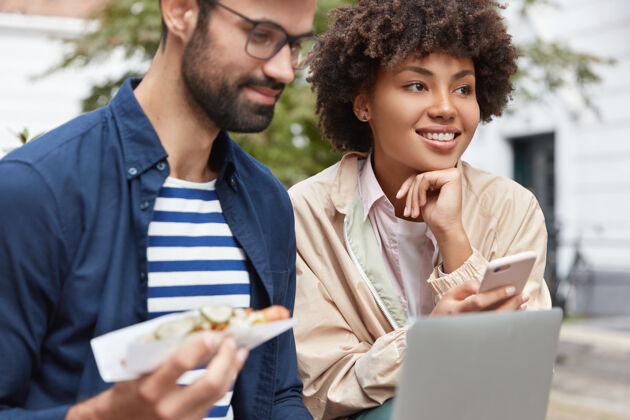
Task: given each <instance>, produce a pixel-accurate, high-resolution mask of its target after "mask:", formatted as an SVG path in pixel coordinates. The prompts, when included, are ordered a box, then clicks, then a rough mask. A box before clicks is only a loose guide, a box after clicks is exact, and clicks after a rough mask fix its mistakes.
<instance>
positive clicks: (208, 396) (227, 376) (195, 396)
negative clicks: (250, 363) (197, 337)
mask: <svg viewBox="0 0 630 420" xmlns="http://www.w3.org/2000/svg"><path fill="white" fill-rule="evenodd" d="M247 355H248V353H247V350H246V349H244V348H237V347H236V343H235V341H234V339H233V338H232V337H226V338H225V339H224V340H223V341H222V342H221V345H220V346H219V350H218V351H217V353H216V354H215V355H214V357H213V358H212V360H210V363H208V366H207V367H206V373H205V374H204V375H203V376H202V377H200V378H199V379H197V380H196V381H195V382H193V383H192V384H191V385H189V386H188V387H187V388H186V389H185V390H184V392H182V394H181V395H180V396H179V399H178V403H179V404H181V406H182V407H187V406H188V407H194V406H199V407H207V408H208V409H209V408H210V407H212V405H214V404H215V403H216V402H217V401H218V400H220V399H221V398H222V397H223V396H224V395H225V394H226V392H227V391H228V390H229V389H230V386H231V385H232V384H233V383H234V381H235V380H236V376H237V374H238V372H239V371H240V370H241V368H242V367H243V364H244V363H245V359H246V358H247Z"/></svg>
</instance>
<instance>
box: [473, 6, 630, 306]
mask: <svg viewBox="0 0 630 420" xmlns="http://www.w3.org/2000/svg"><path fill="white" fill-rule="evenodd" d="M551 3H554V4H555V5H557V6H556V7H550V6H537V7H535V8H533V9H531V10H530V11H529V13H527V14H526V15H525V16H522V15H519V14H518V13H516V12H517V10H510V9H508V11H507V15H506V16H507V17H508V19H509V22H510V28H511V32H512V33H513V34H514V37H515V39H516V40H517V41H519V42H522V41H527V40H529V39H532V38H534V37H539V38H541V39H543V40H546V41H554V42H559V43H560V44H564V45H567V46H569V47H571V48H572V49H574V50H576V51H580V52H585V53H590V54H594V55H597V56H600V57H608V58H614V59H615V60H617V62H616V64H615V65H613V66H605V65H602V66H597V67H596V70H597V73H598V74H599V75H600V76H601V77H602V83H601V84H599V85H597V86H595V87H594V88H592V89H591V90H590V91H589V92H588V95H587V97H588V100H590V101H591V102H592V103H593V104H594V105H595V107H596V108H597V109H598V111H599V114H600V115H599V116H597V115H596V113H594V112H592V111H591V110H589V109H587V107H586V106H585V104H584V102H583V100H582V97H581V96H580V95H579V91H578V90H577V89H576V88H575V86H568V87H567V88H565V89H563V90H562V91H561V92H559V94H557V95H553V96H549V97H548V98H547V99H546V100H545V101H544V103H536V104H533V105H524V104H522V103H519V102H518V101H516V102H515V103H513V104H512V106H511V111H512V113H511V114H509V115H507V116H505V117H503V118H501V119H500V120H498V121H495V122H492V123H490V124H488V125H487V126H484V127H481V128H480V129H479V130H478V133H477V138H476V139H475V140H474V142H473V144H472V147H471V148H470V149H469V150H468V151H467V152H466V154H465V156H464V159H466V160H468V161H469V162H471V163H472V164H474V165H476V166H478V167H481V168H484V169H487V170H490V171H492V172H496V173H500V174H503V175H506V176H509V177H512V178H514V179H516V180H517V181H519V182H521V183H523V184H524V185H526V186H528V187H530V188H532V190H533V191H534V192H535V194H536V196H537V198H538V200H539V201H540V203H541V206H542V208H543V211H544V212H545V217H546V219H547V227H548V230H549V233H550V243H549V252H550V257H551V258H550V261H549V267H548V268H549V271H550V272H548V273H547V276H548V277H549V276H552V275H553V273H552V272H551V271H553V270H554V268H555V270H556V274H557V278H558V279H559V281H560V284H561V287H560V292H561V295H565V297H566V298H567V299H568V301H567V306H568V307H567V309H568V310H569V311H573V312H576V313H584V314H587V315H619V314H626V315H627V314H630V304H628V302H629V301H630V139H629V138H628V137H627V134H628V132H630V2H629V1H628V0H554V1H553V2H551ZM576 252H579V253H580V256H581V262H580V263H578V264H577V267H576V268H577V269H576V270H574V272H575V273H574V274H573V275H570V273H571V270H572V268H573V267H574V261H575V258H576ZM554 256H555V264H554V261H553V260H554ZM554 265H555V267H554ZM567 278H568V279H569V280H570V281H569V282H566V283H562V282H563V281H564V280H566V279H567ZM570 283H572V285H573V286H575V287H570V288H569V287H567V286H568V285H569V284H570Z"/></svg>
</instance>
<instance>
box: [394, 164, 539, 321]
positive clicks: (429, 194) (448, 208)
mask: <svg viewBox="0 0 630 420" xmlns="http://www.w3.org/2000/svg"><path fill="white" fill-rule="evenodd" d="M403 197H404V198H406V202H405V209H404V212H403V214H404V216H405V217H408V218H412V219H415V218H418V217H420V216H422V220H424V222H425V223H426V224H427V226H428V227H429V229H431V232H433V234H434V235H435V239H436V241H437V243H438V246H439V248H440V252H441V253H442V258H443V262H442V267H443V270H444V272H445V273H451V272H453V271H455V270H456V269H457V268H459V267H460V266H461V265H462V264H463V263H464V262H465V261H466V260H467V259H468V258H469V257H470V256H471V255H472V247H471V245H470V241H469V240H468V235H466V231H465V230H464V225H463V223H462V180H461V174H460V172H459V170H458V169H457V168H449V169H442V170H437V171H431V172H424V173H422V174H418V175H413V176H410V177H409V178H407V179H406V180H405V182H403V184H402V186H401V187H400V190H399V191H398V194H397V195H396V198H398V199H402V198H403ZM478 289H479V282H477V281H476V280H469V281H467V282H464V283H462V284H460V285H458V286H456V287H453V288H452V289H451V290H449V291H448V292H447V293H446V294H445V295H444V296H443V297H442V298H441V299H440V301H439V302H438V303H437V304H436V306H435V308H434V309H433V311H432V312H431V315H447V314H456V313H462V312H478V311H488V310H493V311H514V310H525V309H526V308H527V301H528V300H529V296H526V295H523V294H520V293H519V294H516V293H515V289H514V288H513V287H499V288H496V289H493V290H489V291H487V292H483V293H477V290H478Z"/></svg>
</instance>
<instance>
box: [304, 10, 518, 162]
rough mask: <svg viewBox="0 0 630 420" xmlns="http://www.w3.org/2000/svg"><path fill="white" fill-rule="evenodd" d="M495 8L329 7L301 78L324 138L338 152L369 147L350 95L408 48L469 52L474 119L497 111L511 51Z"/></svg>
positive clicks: (511, 68)
mask: <svg viewBox="0 0 630 420" xmlns="http://www.w3.org/2000/svg"><path fill="white" fill-rule="evenodd" d="M498 7H500V6H499V5H498V4H497V3H496V2H495V1H493V0H359V1H358V4H357V5H353V6H345V7H340V8H338V9H335V10H334V11H333V12H332V13H331V17H333V18H336V20H335V21H334V22H333V23H332V24H331V25H330V27H329V29H328V31H327V32H326V33H325V34H324V35H323V37H322V40H323V41H324V46H323V47H322V49H321V51H320V52H319V53H318V55H317V56H316V57H315V59H314V60H313V63H312V64H311V67H310V69H311V75H310V77H309V79H308V80H309V81H310V82H311V83H312V85H313V89H314V90H315V91H316V92H317V103H316V110H317V112H318V113H319V114H320V127H321V128H322V129H323V132H324V136H326V137H327V138H329V139H330V141H331V143H332V144H333V147H334V148H335V149H338V150H342V151H343V150H356V151H363V152H366V151H368V150H370V148H371V147H372V132H371V131H370V127H369V125H368V124H364V123H361V122H360V121H358V120H357V119H356V117H355V115H354V112H353V108H352V100H353V99H354V97H355V96H356V95H357V94H358V93H359V92H372V91H373V88H374V83H375V82H376V75H377V72H378V70H379V68H380V67H381V66H386V67H388V68H394V67H395V66H396V65H397V64H400V63H402V62H403V61H404V60H406V59H407V57H408V56H409V55H410V54H411V53H418V54H419V55H420V56H421V57H425V56H427V55H429V54H431V53H433V52H441V53H446V54H449V55H452V56H453V57H457V58H462V57H470V58H471V59H472V60H473V63H474V66H475V78H476V95H477V102H478V103H479V108H480V118H481V120H482V121H486V122H487V121H490V120H491V119H492V117H493V116H499V115H501V112H502V111H503V108H504V107H505V105H506V104H507V102H508V100H509V98H510V93H511V92H512V84H511V82H510V76H512V75H513V74H514V73H515V72H516V70H517V66H516V59H517V57H518V53H517V51H516V49H515V48H514V46H513V45H512V44H511V36H510V35H508V33H507V32H506V28H505V25H504V23H503V20H502V18H501V16H500V15H499V13H498V11H497V8H498Z"/></svg>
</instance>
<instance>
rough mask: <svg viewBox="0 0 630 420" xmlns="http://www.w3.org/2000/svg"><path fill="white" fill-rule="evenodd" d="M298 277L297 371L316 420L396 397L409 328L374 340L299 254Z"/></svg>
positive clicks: (339, 415)
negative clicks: (349, 317)
mask: <svg viewBox="0 0 630 420" xmlns="http://www.w3.org/2000/svg"><path fill="white" fill-rule="evenodd" d="M297 278H298V280H297V281H298V288H297V296H296V308H295V317H296V326H295V337H296V341H297V346H298V347H297V348H298V359H299V365H298V368H299V373H300V377H301V378H302V380H303V381H304V401H305V403H306V406H307V407H308V409H309V410H310V411H311V413H312V414H313V417H314V418H315V419H332V418H336V417H342V416H347V415H350V414H354V413H356V412H359V411H362V410H364V409H367V408H371V407H376V406H379V405H381V404H382V403H383V402H385V401H386V400H387V399H389V398H391V397H393V396H394V392H395V388H396V384H397V383H398V378H399V375H400V366H401V364H402V359H403V354H404V351H405V348H406V343H407V329H406V328H403V329H399V330H395V331H393V332H390V333H386V334H384V335H382V336H380V337H379V338H377V339H376V340H372V339H371V336H370V334H369V333H368V332H367V330H366V328H365V326H364V325H359V324H357V325H353V326H350V325H349V324H348V323H347V322H346V318H345V317H344V313H343V308H340V307H339V306H338V305H337V304H336V302H335V299H334V297H333V296H331V295H330V294H329V293H328V291H327V289H326V286H325V283H324V282H323V281H322V279H320V278H318V276H317V275H316V274H315V273H314V270H312V269H311V267H309V266H308V264H306V263H305V261H304V259H303V258H302V257H301V255H300V254H299V253H298V258H297ZM335 281H339V280H335ZM345 300H348V299H347V298H346V299H345ZM339 301H340V300H339ZM339 303H340V305H344V304H345V303H346V302H339ZM347 303H348V304H349V305H352V302H347ZM355 304H356V303H355Z"/></svg>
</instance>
